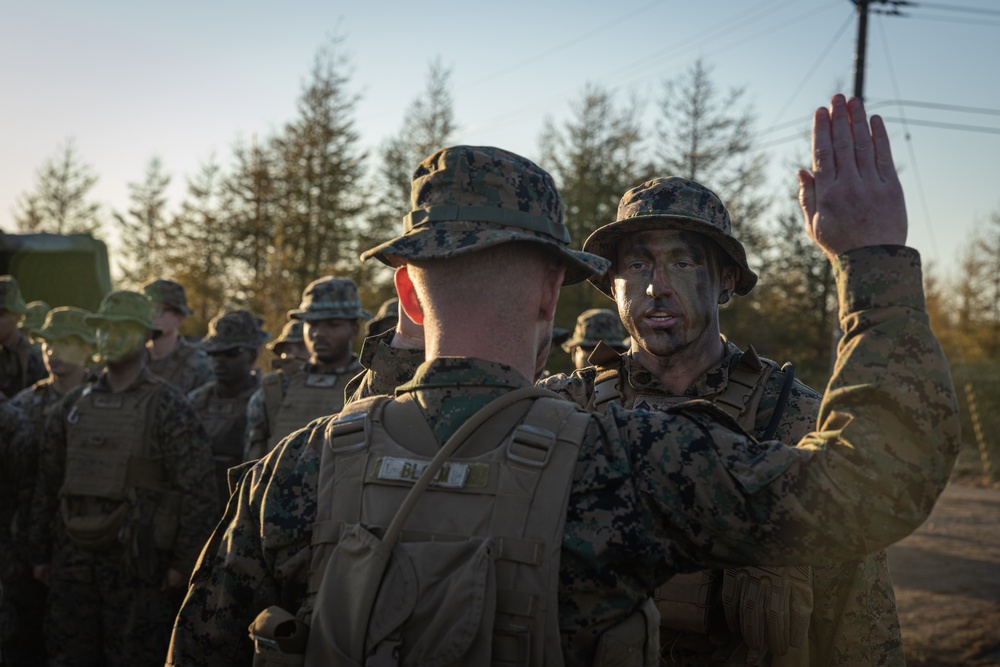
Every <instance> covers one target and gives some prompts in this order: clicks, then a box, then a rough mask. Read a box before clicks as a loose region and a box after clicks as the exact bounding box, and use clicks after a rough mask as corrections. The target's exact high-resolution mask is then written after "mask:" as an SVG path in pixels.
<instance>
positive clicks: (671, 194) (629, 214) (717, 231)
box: [583, 176, 757, 296]
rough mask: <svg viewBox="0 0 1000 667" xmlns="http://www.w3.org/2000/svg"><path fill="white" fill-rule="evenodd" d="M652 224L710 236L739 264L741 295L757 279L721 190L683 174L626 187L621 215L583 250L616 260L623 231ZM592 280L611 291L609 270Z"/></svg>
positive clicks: (596, 235) (738, 291) (657, 226)
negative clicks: (682, 175)
mask: <svg viewBox="0 0 1000 667" xmlns="http://www.w3.org/2000/svg"><path fill="white" fill-rule="evenodd" d="M650 229H678V230H683V231H691V232H696V233H698V234H701V235H703V236H707V237H708V238H710V239H712V240H713V241H715V242H716V243H717V244H718V245H719V247H720V248H722V250H723V251H724V252H725V253H726V254H727V255H729V257H730V258H732V260H733V262H734V263H735V264H736V265H737V266H738V267H739V269H740V271H739V273H740V275H739V276H738V278H737V280H736V293H737V294H746V293H748V292H749V291H750V290H752V289H753V286H754V285H756V284H757V274H756V273H754V272H753V271H751V270H750V265H749V264H747V253H746V249H745V248H744V247H743V244H742V243H740V242H739V241H737V240H736V238H735V237H734V236H733V234H732V230H733V223H732V220H730V218H729V211H727V210H726V207H725V205H724V204H723V203H722V200H721V199H720V198H719V195H717V194H715V193H714V192H712V191H711V190H709V189H708V188H706V187H705V186H704V185H701V184H700V183H696V182H695V181H692V180H689V179H687V178H680V177H679V176H669V177H666V178H654V179H653V180H651V181H646V182H645V183H643V184H642V185H639V186H636V187H634V188H632V189H631V190H629V191H628V192H626V193H625V195H624V196H623V197H622V198H621V201H620V202H619V203H618V217H617V219H616V220H615V221H614V222H612V223H609V224H607V225H604V226H603V227H600V228H598V229H597V230H596V231H595V232H594V233H593V234H591V235H590V237H589V238H588V239H587V241H586V243H584V244H583V249H584V250H585V251H586V252H592V253H594V254H595V255H600V256H601V257H604V258H605V259H608V260H610V261H611V262H612V264H613V263H614V262H615V261H617V253H618V241H619V239H620V238H621V237H622V235H623V234H628V233H631V232H642V231H647V230H650ZM590 282H591V283H593V284H594V286H596V287H597V289H599V290H601V291H602V292H604V293H605V294H607V295H608V296H611V277H610V276H609V275H608V274H604V275H599V276H594V277H592V278H591V279H590Z"/></svg>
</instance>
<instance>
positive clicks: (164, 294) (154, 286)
mask: <svg viewBox="0 0 1000 667" xmlns="http://www.w3.org/2000/svg"><path fill="white" fill-rule="evenodd" d="M142 293H143V294H145V295H146V296H148V297H149V299H150V301H152V302H153V303H162V304H165V305H167V306H170V307H171V308H174V309H175V310H178V311H180V312H182V313H184V314H185V315H190V314H191V313H192V312H193V311H192V310H191V309H190V308H188V302H187V293H185V291H184V286H183V285H181V284H180V283H178V282H174V281H173V280H165V279H163V278H157V279H156V280H154V281H152V282H148V283H146V284H145V285H143V286H142Z"/></svg>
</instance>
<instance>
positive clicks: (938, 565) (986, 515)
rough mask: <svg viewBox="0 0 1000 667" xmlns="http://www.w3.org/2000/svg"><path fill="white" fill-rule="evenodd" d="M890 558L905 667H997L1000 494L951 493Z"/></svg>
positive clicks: (958, 488) (954, 487)
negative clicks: (904, 648) (988, 666)
mask: <svg viewBox="0 0 1000 667" xmlns="http://www.w3.org/2000/svg"><path fill="white" fill-rule="evenodd" d="M888 551H889V568H890V571H891V572H892V578H893V582H894V584H895V588H896V602H897V603H898V606H899V616H900V625H901V627H902V634H903V645H904V646H905V647H906V658H907V665H910V666H911V667H913V666H917V667H945V666H948V667H951V666H953V665H954V666H956V667H957V666H959V665H961V666H962V667H980V666H983V665H991V666H998V665H1000V488H982V487H975V486H965V485H961V484H954V483H953V484H951V485H949V486H948V488H947V489H945V492H944V494H943V495H942V496H941V499H940V500H939V501H938V503H937V505H936V506H935V508H934V512H933V513H932V514H931V516H930V518H929V519H928V520H927V521H926V522H925V523H924V525H923V526H921V527H920V529H919V530H917V531H916V532H915V533H914V534H913V535H910V536H909V537H907V538H906V539H905V540H903V541H901V542H899V543H898V544H896V545H893V546H892V547H890V548H889V550H888Z"/></svg>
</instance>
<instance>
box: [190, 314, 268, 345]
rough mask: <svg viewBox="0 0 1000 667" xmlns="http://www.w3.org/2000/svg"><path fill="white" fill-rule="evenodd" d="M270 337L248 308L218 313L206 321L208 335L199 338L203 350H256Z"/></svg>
mask: <svg viewBox="0 0 1000 667" xmlns="http://www.w3.org/2000/svg"><path fill="white" fill-rule="evenodd" d="M270 339H271V334H269V333H267V332H266V331H264V330H262V329H261V328H260V321H259V320H258V319H257V318H256V317H255V316H254V315H253V313H251V312H250V311H248V310H243V309H237V310H230V311H228V312H225V313H220V314H218V315H216V316H215V317H213V318H212V321H211V322H209V323H208V335H206V336H205V337H204V338H202V339H201V348H202V349H203V350H205V352H208V353H212V352H225V351H226V350H232V349H234V348H245V349H248V350H256V349H257V348H259V347H260V346H261V345H263V344H264V343H266V342H267V341H268V340H270Z"/></svg>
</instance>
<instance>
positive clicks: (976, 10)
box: [910, 2, 1000, 16]
mask: <svg viewBox="0 0 1000 667" xmlns="http://www.w3.org/2000/svg"><path fill="white" fill-rule="evenodd" d="M910 6H911V7H926V8H928V9H944V10H947V11H950V12H966V13H970V14H989V15H990V16H1000V10H998V9H984V8H982V7H959V6H956V5H939V4H937V3H935V2H918V3H915V4H913V5H910Z"/></svg>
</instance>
